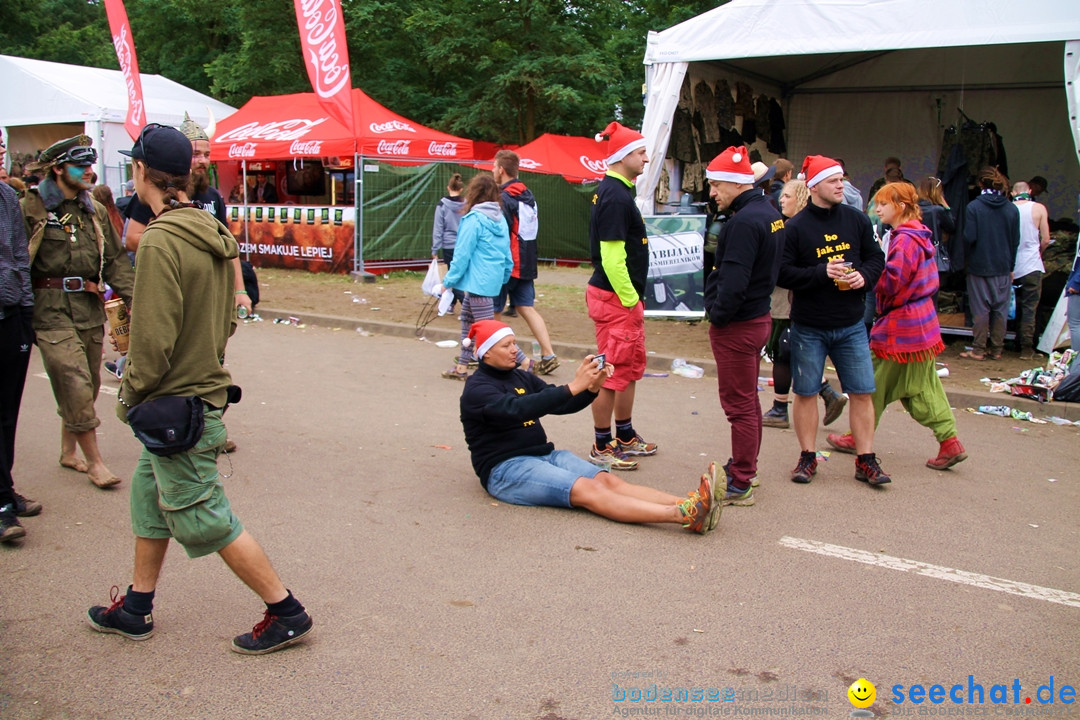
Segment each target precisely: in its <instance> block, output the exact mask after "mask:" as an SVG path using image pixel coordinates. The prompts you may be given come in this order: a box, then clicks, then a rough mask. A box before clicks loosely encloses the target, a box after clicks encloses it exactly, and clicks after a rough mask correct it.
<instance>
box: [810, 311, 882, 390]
mask: <svg viewBox="0 0 1080 720" xmlns="http://www.w3.org/2000/svg"><path fill="white" fill-rule="evenodd" d="M826 355H828V356H829V357H830V358H832V361H833V365H835V366H836V374H837V375H839V376H840V386H841V387H842V388H843V390H844V392H846V393H851V394H855V395H871V394H873V392H874V361H873V360H872V359H871V357H870V342H869V341H868V340H867V338H866V327H865V326H863V324H862V323H861V322H857V323H855V324H854V325H850V326H848V327H846V328H833V329H824V328H815V327H810V326H808V325H800V324H798V323H794V322H793V323H791V389H792V390H794V391H795V394H796V395H803V396H813V395H817V394H818V391H819V390H821V376H822V373H824V372H825V356H826Z"/></svg>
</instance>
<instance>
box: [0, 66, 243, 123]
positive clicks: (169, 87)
mask: <svg viewBox="0 0 1080 720" xmlns="http://www.w3.org/2000/svg"><path fill="white" fill-rule="evenodd" d="M140 76H141V79H142V87H143V97H144V98H145V101H146V115H147V118H148V120H149V121H150V122H157V123H162V124H163V125H174V126H178V125H180V123H181V122H183V120H184V113H185V112H188V113H190V114H191V117H192V118H195V119H196V120H198V121H200V122H206V120H207V114H206V108H207V107H209V108H210V110H211V111H212V112H213V113H214V117H215V118H216V119H218V120H220V119H222V118H224V117H227V116H228V115H230V114H231V113H232V112H233V111H234V108H233V107H231V106H229V105H226V104H225V103H223V102H219V101H217V100H215V99H214V98H212V97H210V96H209V95H203V94H202V93H200V92H196V91H195V90H192V89H191V88H188V87H185V86H183V85H181V84H179V83H175V82H173V81H172V80H169V79H168V78H166V77H163V76H161V75H147V74H146V73H140ZM0 96H2V97H4V98H7V102H5V103H4V104H3V106H2V108H0V125H3V126H18V125H44V124H49V123H67V122H86V121H88V120H96V121H103V122H119V123H123V122H124V116H125V114H126V113H127V103H128V96H127V85H126V84H125V83H124V76H123V74H122V73H121V72H120V71H119V70H106V69H104V68H93V67H83V66H80V65H65V64H63V63H54V62H46V61H44V60H30V59H28V58H20V57H13V56H11V55H0Z"/></svg>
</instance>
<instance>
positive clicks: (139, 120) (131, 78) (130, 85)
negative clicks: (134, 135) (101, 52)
mask: <svg viewBox="0 0 1080 720" xmlns="http://www.w3.org/2000/svg"><path fill="white" fill-rule="evenodd" d="M113 47H114V48H116V59H117V61H118V62H119V63H120V72H121V73H123V75H124V85H126V86H127V94H128V119H129V120H131V122H133V123H134V124H135V125H142V124H143V101H142V98H141V97H139V88H137V87H135V83H136V81H137V80H138V78H136V77H135V75H134V73H132V71H131V66H132V65H133V64H134V61H133V58H134V56H135V48H133V47H132V46H131V40H130V39H129V38H128V26H127V23H125V24H124V25H121V26H120V34H119V35H113Z"/></svg>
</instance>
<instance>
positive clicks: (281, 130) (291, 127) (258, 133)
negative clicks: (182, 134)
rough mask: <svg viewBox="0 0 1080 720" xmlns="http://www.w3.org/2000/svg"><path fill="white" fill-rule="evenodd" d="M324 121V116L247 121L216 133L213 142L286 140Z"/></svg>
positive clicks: (300, 135)
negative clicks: (231, 128)
mask: <svg viewBox="0 0 1080 720" xmlns="http://www.w3.org/2000/svg"><path fill="white" fill-rule="evenodd" d="M324 122H326V118H324V117H323V118H319V119H317V120H308V119H307V118H294V119H292V120H281V121H278V122H268V123H259V122H258V121H253V122H249V123H247V124H246V125H241V126H240V127H238V128H236V129H235V130H230V131H229V132H227V133H225V134H223V135H218V136H217V137H216V138H214V142H219V143H226V142H239V141H242V140H279V141H282V142H286V141H289V140H297V139H299V138H302V137H304V136H305V135H307V134H308V133H309V132H311V130H312V129H313V128H314V127H315V126H316V125H321V124H323V123H324Z"/></svg>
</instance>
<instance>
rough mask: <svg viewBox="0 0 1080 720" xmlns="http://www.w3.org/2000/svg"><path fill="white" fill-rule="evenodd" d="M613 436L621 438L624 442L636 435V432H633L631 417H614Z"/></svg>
mask: <svg viewBox="0 0 1080 720" xmlns="http://www.w3.org/2000/svg"><path fill="white" fill-rule="evenodd" d="M615 437H617V438H619V439H620V440H622V441H623V442H624V443H628V442H630V441H631V440H633V439H634V438H636V437H637V433H636V432H634V421H633V420H632V419H631V418H626V419H625V420H620V419H618V418H615Z"/></svg>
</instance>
